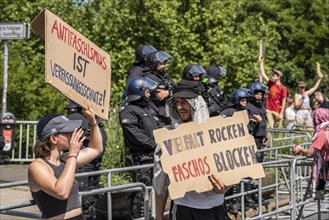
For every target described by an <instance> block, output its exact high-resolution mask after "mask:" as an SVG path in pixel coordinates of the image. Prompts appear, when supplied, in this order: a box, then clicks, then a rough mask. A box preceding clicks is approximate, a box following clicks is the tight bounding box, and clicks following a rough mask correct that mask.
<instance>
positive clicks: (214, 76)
mask: <svg viewBox="0 0 329 220" xmlns="http://www.w3.org/2000/svg"><path fill="white" fill-rule="evenodd" d="M206 72H207V78H208V82H209V83H211V84H213V83H218V81H219V78H221V77H222V76H225V75H226V69H225V68H224V67H221V66H209V67H208V68H207V69H206Z"/></svg>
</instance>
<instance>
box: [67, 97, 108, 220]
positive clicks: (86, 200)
mask: <svg viewBox="0 0 329 220" xmlns="http://www.w3.org/2000/svg"><path fill="white" fill-rule="evenodd" d="M64 109H65V110H67V116H66V117H67V118H68V119H70V120H82V124H81V128H82V129H83V135H84V136H85V137H86V139H85V140H84V142H83V145H82V147H81V149H84V148H86V147H88V144H89V140H90V130H89V125H88V118H87V117H86V116H85V115H84V114H83V112H82V110H83V108H82V106H80V105H79V104H77V103H75V102H73V101H72V100H70V101H69V103H68V104H67V105H66V106H65V107H64ZM96 121H97V124H98V127H99V130H100V132H101V135H102V144H103V149H104V150H103V152H102V153H101V154H100V155H99V156H98V157H97V158H96V159H94V160H92V161H90V162H89V163H87V164H85V165H83V166H81V167H79V168H78V169H77V173H84V172H93V171H98V170H100V169H101V166H102V160H103V154H104V152H105V149H106V148H105V147H106V141H107V134H106V131H105V128H104V124H103V123H102V122H101V121H100V120H99V118H98V117H97V116H96ZM100 178H101V175H93V176H84V177H78V178H77V181H78V182H79V191H86V190H92V189H97V188H100V187H101V186H100V184H99V182H100ZM99 198H100V195H91V196H83V197H82V210H83V215H84V216H85V217H86V219H87V220H92V219H96V208H95V205H96V201H97V200H98V199H99Z"/></svg>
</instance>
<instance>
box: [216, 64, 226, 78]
mask: <svg viewBox="0 0 329 220" xmlns="http://www.w3.org/2000/svg"><path fill="white" fill-rule="evenodd" d="M218 68H219V72H220V76H226V69H225V68H224V67H221V66H218Z"/></svg>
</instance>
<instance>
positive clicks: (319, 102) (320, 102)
mask: <svg viewBox="0 0 329 220" xmlns="http://www.w3.org/2000/svg"><path fill="white" fill-rule="evenodd" d="M314 97H315V100H316V103H315V108H316V109H318V108H329V102H328V101H327V100H326V99H325V98H324V97H323V94H322V92H320V91H316V92H315V93H314Z"/></svg>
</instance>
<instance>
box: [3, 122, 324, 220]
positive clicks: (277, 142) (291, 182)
mask: <svg viewBox="0 0 329 220" xmlns="http://www.w3.org/2000/svg"><path fill="white" fill-rule="evenodd" d="M22 126H23V123H22ZM23 130H24V129H20V132H19V133H20V140H21V139H22V138H21V137H22V136H24V135H23V134H22V131H23ZM25 131H26V132H27V133H30V132H31V127H30V128H29V127H27V128H26V130H25ZM267 131H269V132H271V136H270V145H269V146H268V147H266V148H264V149H262V150H260V151H261V152H264V154H265V158H266V159H265V161H264V162H263V163H262V165H263V167H264V169H265V170H266V169H274V173H275V181H274V183H273V184H270V185H267V186H263V185H262V179H258V180H249V179H243V180H242V181H241V183H240V185H241V192H240V193H238V194H235V195H231V196H226V197H225V200H230V199H233V198H240V199H241V219H242V220H244V219H247V220H254V219H267V218H273V217H275V218H276V219H283V218H288V219H293V220H295V219H301V218H302V217H305V216H302V215H303V211H304V210H305V207H306V206H309V205H311V204H314V203H315V200H314V199H313V198H310V197H309V194H308V191H309V190H310V178H311V177H310V173H311V172H310V166H311V162H312V159H310V158H309V159H308V158H305V157H296V156H294V155H292V153H291V148H292V147H293V146H294V145H295V144H296V143H294V141H295V142H299V141H301V144H302V145H303V146H306V147H308V146H309V145H310V143H311V135H310V131H309V130H304V131H303V130H291V129H268V130H267ZM32 133H34V134H35V126H34V129H32ZM275 133H280V134H281V135H274V134H275ZM282 134H283V135H284V136H282ZM27 136H28V135H27ZM26 140H27V141H26V142H30V141H31V139H29V138H26ZM32 140H33V141H34V142H35V138H32ZM33 141H32V142H33ZM282 143H284V144H282ZM21 146H22V142H21V141H20V143H19V152H22V149H21ZM282 150H286V151H287V152H285V153H280V151H282ZM18 155H21V154H18ZM25 155H30V153H28V154H27V153H25ZM12 158H13V157H12ZM22 160H26V158H23V157H22V155H21V156H18V158H16V159H14V160H11V161H22ZM27 160H28V161H29V160H33V157H31V158H27ZM25 162H26V161H25ZM152 166H153V165H152V164H149V165H141V166H134V167H124V168H115V169H107V170H100V171H95V172H88V173H80V174H76V177H81V176H93V175H107V184H108V185H107V187H105V188H99V189H93V190H87V191H83V192H80V193H79V194H80V197H82V196H87V195H95V194H103V193H107V194H108V196H107V200H108V201H107V205H108V206H107V210H108V217H107V219H108V220H111V219H112V211H111V210H112V197H111V195H112V193H118V192H124V191H130V192H131V191H143V192H144V198H145V203H144V212H145V216H146V218H148V217H149V216H148V210H149V205H150V209H151V213H152V216H155V199H154V190H153V189H152V187H150V186H149V187H147V186H145V185H144V184H142V183H129V184H124V185H120V186H111V177H112V173H117V172H126V171H132V170H137V169H143V168H150V167H152ZM250 183H254V184H258V188H257V189H253V190H249V191H245V190H244V189H245V187H244V185H245V184H250ZM20 185H27V181H19V182H14V183H5V184H0V189H1V188H7V187H14V186H20ZM268 189H275V197H274V201H275V209H274V210H268V211H267V212H263V205H262V192H263V191H264V190H268ZM149 192H150V193H151V201H152V202H151V204H149ZM253 193H258V195H259V196H258V208H257V211H258V213H257V215H255V216H253V217H249V218H247V217H246V210H245V199H244V197H245V196H246V195H250V194H253ZM287 195H289V202H288V203H287V204H285V205H283V206H280V200H281V197H282V196H286V197H287ZM324 200H325V201H327V200H328V201H329V197H328V196H325V197H324ZM324 200H323V201H324ZM319 201H320V200H318V201H316V202H317V209H316V210H314V211H313V212H309V213H308V215H312V214H316V213H318V215H319V219H320V214H321V209H320V202H319ZM31 205H34V202H33V200H29V201H23V202H20V203H16V204H10V205H5V206H2V205H1V207H0V211H1V214H7V215H15V216H24V217H27V218H40V214H38V213H27V212H19V211H15V210H13V209H16V208H21V207H27V206H31ZM328 207H329V206H328Z"/></svg>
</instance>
